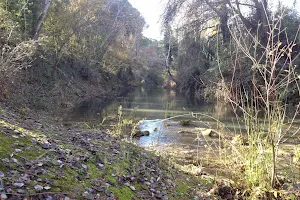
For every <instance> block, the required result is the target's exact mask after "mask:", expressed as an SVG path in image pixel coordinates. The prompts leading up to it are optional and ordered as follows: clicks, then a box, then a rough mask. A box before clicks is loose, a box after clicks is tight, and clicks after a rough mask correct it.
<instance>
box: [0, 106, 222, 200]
mask: <svg viewBox="0 0 300 200" xmlns="http://www.w3.org/2000/svg"><path fill="white" fill-rule="evenodd" d="M0 113H1V114H0V141H1V145H0V158H1V159H0V180H1V185H0V193H1V199H23V198H25V197H27V198H31V199H48V200H50V199H66V200H67V199H124V200H125V199H217V197H215V196H213V195H212V194H211V193H210V190H211V189H212V188H213V185H214V181H213V179H211V178H209V177H204V176H203V177H202V176H201V175H200V174H199V176H192V175H189V174H184V173H182V172H181V171H179V170H178V169H177V168H175V167H174V166H172V165H170V164H169V163H168V162H166V160H165V159H164V158H162V157H160V156H156V155H155V154H154V153H153V152H149V151H145V150H143V149H141V148H139V147H137V146H135V145H133V144H131V143H127V142H126V141H122V140H120V139H119V138H117V137H114V136H113V134H112V133H111V132H110V131H109V130H103V129H101V128H99V129H87V128H85V127H84V126H83V125H82V124H80V123H73V124H72V123H68V124H67V125H66V124H65V125H64V124H63V123H61V122H60V119H59V118H57V117H53V116H49V115H47V114H45V113H30V114H28V116H26V117H24V116H22V115H19V114H16V113H13V112H11V111H9V109H8V108H5V107H3V106H2V108H1V112H0ZM226 195H228V194H226Z"/></svg>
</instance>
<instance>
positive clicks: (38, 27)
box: [32, 0, 51, 40]
mask: <svg viewBox="0 0 300 200" xmlns="http://www.w3.org/2000/svg"><path fill="white" fill-rule="evenodd" d="M50 4H51V0H45V2H44V6H43V11H42V13H41V15H40V17H39V19H38V21H37V24H36V26H35V28H34V30H33V34H32V39H33V40H37V39H38V38H39V35H40V31H41V29H42V26H43V23H44V21H45V19H46V15H47V12H48V9H49V7H50Z"/></svg>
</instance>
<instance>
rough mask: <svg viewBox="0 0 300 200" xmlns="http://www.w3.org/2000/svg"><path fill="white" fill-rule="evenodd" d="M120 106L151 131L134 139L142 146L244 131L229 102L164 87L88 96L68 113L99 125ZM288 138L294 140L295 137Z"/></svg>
mask: <svg viewBox="0 0 300 200" xmlns="http://www.w3.org/2000/svg"><path fill="white" fill-rule="evenodd" d="M120 106H121V111H122V119H126V118H135V119H139V120H141V121H140V123H139V128H140V129H141V130H142V131H149V132H150V135H149V136H142V137H140V138H139V139H137V140H135V142H136V143H137V144H138V145H140V146H143V147H149V146H156V148H161V147H163V148H165V147H166V146H167V145H172V146H177V147H179V146H181V147H183V148H188V149H195V147H197V148H199V147H205V146H208V145H209V146H219V145H220V141H219V139H220V138H218V137H206V138H204V137H203V135H202V134H199V133H202V132H203V131H205V130H207V129H212V130H216V129H218V130H221V131H222V132H223V133H225V134H226V133H227V134H231V135H234V134H235V133H236V134H240V133H242V132H243V133H245V132H246V131H245V128H244V126H243V122H242V121H243V120H242V119H240V118H238V117H237V115H235V114H234V112H233V110H232V109H231V107H230V106H229V105H226V104H224V103H218V102H216V103H205V102H199V101H197V100H195V99H193V98H187V97H184V96H183V95H181V94H179V93H176V92H175V91H173V90H171V91H167V90H164V89H163V88H154V89H144V88H137V89H136V90H135V91H134V92H131V93H128V94H127V95H125V96H121V97H118V98H116V99H114V100H112V101H110V102H102V101H101V100H100V99H91V100H88V101H85V102H82V103H81V104H79V105H77V106H76V107H75V108H74V109H73V110H72V112H71V114H69V116H70V118H71V119H72V120H75V121H81V122H82V121H85V122H89V123H98V124H99V123H101V122H102V121H103V120H106V119H109V117H110V116H112V115H113V116H116V114H117V112H118V109H119V108H120ZM297 123H299V122H297ZM185 124H186V125H187V126H184V125H185ZM291 141H295V138H293V139H292V140H291ZM297 141H298V140H297Z"/></svg>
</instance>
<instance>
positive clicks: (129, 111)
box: [68, 88, 234, 121]
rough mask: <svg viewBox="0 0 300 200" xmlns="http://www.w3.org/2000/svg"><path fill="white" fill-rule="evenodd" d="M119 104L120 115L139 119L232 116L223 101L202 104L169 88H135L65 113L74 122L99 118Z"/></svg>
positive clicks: (116, 107)
mask: <svg viewBox="0 0 300 200" xmlns="http://www.w3.org/2000/svg"><path fill="white" fill-rule="evenodd" d="M120 105H122V107H123V115H124V116H133V117H136V118H140V119H165V118H169V117H174V116H177V115H181V114H186V113H189V112H200V113H206V114H208V115H211V116H214V117H216V118H218V119H227V120H230V118H231V117H234V115H233V114H232V113H231V110H230V109H228V107H227V106H224V104H220V103H212V104H204V103H203V102H197V101H196V100H195V99H192V98H186V97H184V96H183V95H181V94H178V93H176V92H175V91H173V90H171V91H167V90H164V89H162V88H155V89H144V88H138V89H136V90H135V91H134V92H132V93H129V94H127V95H126V96H123V97H119V98H116V99H114V100H112V101H110V102H103V101H102V100H100V99H90V100H88V101H85V102H82V103H81V104H79V105H77V106H76V107H75V108H74V109H73V110H72V112H71V113H70V114H68V116H69V117H70V119H71V120H75V121H99V120H102V119H103V118H104V117H107V116H109V115H111V114H116V113H117V110H118V107H119V106H120ZM178 120H180V119H178Z"/></svg>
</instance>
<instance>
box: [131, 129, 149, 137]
mask: <svg viewBox="0 0 300 200" xmlns="http://www.w3.org/2000/svg"><path fill="white" fill-rule="evenodd" d="M149 135H150V131H148V130H146V131H140V130H138V131H136V133H135V134H134V136H133V137H137V138H139V137H142V136H149Z"/></svg>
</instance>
